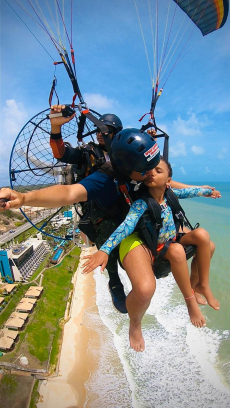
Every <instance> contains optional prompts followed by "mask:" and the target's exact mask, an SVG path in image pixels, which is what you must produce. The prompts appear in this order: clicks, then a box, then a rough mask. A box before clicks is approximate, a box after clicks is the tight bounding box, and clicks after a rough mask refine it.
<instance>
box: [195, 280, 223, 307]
mask: <svg viewBox="0 0 230 408" xmlns="http://www.w3.org/2000/svg"><path fill="white" fill-rule="evenodd" d="M196 292H198V293H199V294H200V295H203V296H204V297H205V299H207V302H208V304H209V305H210V306H211V307H213V309H215V310H219V308H220V304H219V302H218V300H217V299H215V298H214V296H213V294H212V291H211V289H210V287H209V286H204V285H201V284H200V283H197V285H196Z"/></svg>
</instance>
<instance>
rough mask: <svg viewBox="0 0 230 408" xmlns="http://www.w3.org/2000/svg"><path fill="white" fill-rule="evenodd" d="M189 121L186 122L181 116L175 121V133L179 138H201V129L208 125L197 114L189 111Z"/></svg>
mask: <svg viewBox="0 0 230 408" xmlns="http://www.w3.org/2000/svg"><path fill="white" fill-rule="evenodd" d="M188 115H189V118H188V120H184V119H182V118H181V116H179V117H178V118H177V120H174V121H173V132H174V133H176V134H177V135H178V136H200V135H201V128H203V127H204V126H206V123H205V121H204V119H203V121H201V120H199V119H198V118H197V116H196V114H195V113H193V112H191V111H189V112H188Z"/></svg>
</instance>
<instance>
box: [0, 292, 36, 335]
mask: <svg viewBox="0 0 230 408" xmlns="http://www.w3.org/2000/svg"><path fill="white" fill-rule="evenodd" d="M28 288H29V285H23V286H22V285H21V284H19V285H18V286H17V291H15V290H14V292H13V293H12V294H11V295H6V296H4V298H5V302H6V303H7V305H6V306H5V308H4V310H3V311H2V312H1V313H0V327H1V326H2V325H3V324H4V323H5V322H6V320H8V319H9V317H10V315H11V313H12V312H13V311H14V310H15V307H16V306H17V304H18V303H19V301H20V300H21V298H22V297H23V296H24V294H25V293H26V291H27V290H28Z"/></svg>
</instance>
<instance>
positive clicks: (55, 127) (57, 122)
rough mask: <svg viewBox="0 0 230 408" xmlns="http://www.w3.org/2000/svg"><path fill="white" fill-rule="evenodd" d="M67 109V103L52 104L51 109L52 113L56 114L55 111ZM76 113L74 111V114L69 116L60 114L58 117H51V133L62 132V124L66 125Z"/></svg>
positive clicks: (59, 111)
mask: <svg viewBox="0 0 230 408" xmlns="http://www.w3.org/2000/svg"><path fill="white" fill-rule="evenodd" d="M63 109H65V105H52V106H51V110H50V114H51V115H52V114H55V113H61V112H62V110H63ZM75 115H76V113H73V115H71V116H69V117H65V116H58V117H56V118H55V117H54V118H50V122H51V133H54V134H57V133H60V132H61V127H62V125H64V124H65V123H68V122H70V121H71V120H72V119H73V118H74V116H75Z"/></svg>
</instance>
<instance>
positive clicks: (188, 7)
mask: <svg viewBox="0 0 230 408" xmlns="http://www.w3.org/2000/svg"><path fill="white" fill-rule="evenodd" d="M173 1H174V2H175V3H176V4H178V6H179V7H180V8H181V9H182V10H183V11H184V12H185V13H186V14H187V15H188V16H189V17H190V19H191V20H192V21H193V22H194V23H195V24H196V26H197V27H198V28H199V29H200V31H201V32H202V34H203V35H207V34H210V33H212V32H213V31H215V30H218V29H219V28H221V27H223V25H224V23H225V22H226V20H227V16H228V9H229V0H190V1H185V0H173Z"/></svg>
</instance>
